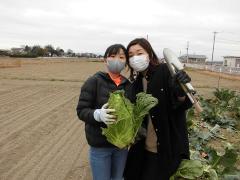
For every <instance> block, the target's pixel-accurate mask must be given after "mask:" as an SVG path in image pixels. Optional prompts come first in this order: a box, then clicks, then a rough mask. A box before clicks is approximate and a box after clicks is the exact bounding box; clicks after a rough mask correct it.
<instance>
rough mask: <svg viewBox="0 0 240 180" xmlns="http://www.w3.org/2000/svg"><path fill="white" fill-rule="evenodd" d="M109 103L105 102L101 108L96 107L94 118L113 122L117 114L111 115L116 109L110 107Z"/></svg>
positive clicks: (99, 120)
mask: <svg viewBox="0 0 240 180" xmlns="http://www.w3.org/2000/svg"><path fill="white" fill-rule="evenodd" d="M107 107H108V103H106V104H104V105H103V106H102V108H101V109H96V110H95V111H94V113H93V116H94V119H95V120H96V121H98V122H103V123H105V124H107V125H108V124H113V123H114V122H115V121H116V116H114V115H111V113H113V112H115V109H108V108H107Z"/></svg>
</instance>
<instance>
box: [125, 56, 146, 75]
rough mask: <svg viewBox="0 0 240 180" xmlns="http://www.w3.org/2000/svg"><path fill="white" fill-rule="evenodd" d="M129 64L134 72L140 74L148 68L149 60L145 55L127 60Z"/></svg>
mask: <svg viewBox="0 0 240 180" xmlns="http://www.w3.org/2000/svg"><path fill="white" fill-rule="evenodd" d="M129 64H130V66H131V67H132V68H133V69H134V71H137V72H142V71H145V70H146V69H147V68H148V65H149V60H148V58H147V56H146V55H140V56H133V57H131V58H130V59H129Z"/></svg>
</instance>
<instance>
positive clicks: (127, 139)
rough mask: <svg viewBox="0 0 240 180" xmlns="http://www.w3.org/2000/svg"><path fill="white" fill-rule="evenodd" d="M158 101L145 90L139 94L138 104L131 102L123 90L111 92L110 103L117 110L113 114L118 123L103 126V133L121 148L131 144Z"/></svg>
mask: <svg viewBox="0 0 240 180" xmlns="http://www.w3.org/2000/svg"><path fill="white" fill-rule="evenodd" d="M157 103H158V100H157V99H156V98H154V97H153V96H152V95H150V94H146V93H144V92H141V93H138V94H137V99H136V104H133V103H131V102H130V100H129V99H127V98H126V97H125V96H124V91H122V90H119V91H115V92H113V93H111V94H110V97H109V100H108V105H109V108H110V109H115V110H116V112H115V113H113V114H114V115H116V116H117V120H116V123H114V124H110V125H108V126H107V127H106V128H102V133H103V135H105V136H106V138H107V140H108V141H109V142H110V143H111V144H113V145H115V146H117V147H119V148H125V147H127V146H129V145H130V144H132V143H134V140H135V137H136V135H137V132H138V130H139V128H140V127H141V124H142V122H143V119H144V117H145V116H146V115H147V114H148V112H149V110H150V109H151V108H153V107H154V106H156V105H157Z"/></svg>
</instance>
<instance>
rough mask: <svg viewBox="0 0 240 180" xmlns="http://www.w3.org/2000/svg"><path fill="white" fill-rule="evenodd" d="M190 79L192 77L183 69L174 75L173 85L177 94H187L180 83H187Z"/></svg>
mask: <svg viewBox="0 0 240 180" xmlns="http://www.w3.org/2000/svg"><path fill="white" fill-rule="evenodd" d="M190 81H191V78H190V77H189V76H188V74H187V73H186V72H185V71H183V70H180V71H178V72H177V73H176V74H175V75H174V76H173V83H172V86H173V89H174V91H175V94H176V96H178V97H183V96H185V95H186V93H185V92H184V90H183V89H182V87H181V86H180V84H179V83H182V84H186V83H189V82H190Z"/></svg>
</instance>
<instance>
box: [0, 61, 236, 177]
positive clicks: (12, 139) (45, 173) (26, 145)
mask: <svg viewBox="0 0 240 180" xmlns="http://www.w3.org/2000/svg"><path fill="white" fill-rule="evenodd" d="M0 61H1V59H0ZM104 69H105V67H104V64H103V63H101V62H87V61H85V60H77V59H54V60H52V59H51V60H50V59H34V60H31V59H28V60H26V59H21V67H13V68H0V179H1V180H22V179H26V180H33V179H39V180H41V179H44V180H46V179H48V180H74V179H76V180H77V179H78V180H79V179H82V180H90V179H91V173H90V169H89V163H88V145H87V143H86V139H85V134H84V123H83V122H81V121H80V120H78V117H77V115H76V111H75V108H76V104H77V102H78V97H79V92H80V88H81V85H82V84H83V82H84V81H85V80H86V79H87V78H88V77H89V76H90V75H92V74H93V73H95V72H96V71H99V70H104ZM125 73H126V72H125ZM189 74H190V76H191V77H192V81H193V85H194V86H195V87H196V89H197V90H198V92H199V94H201V95H204V96H211V92H212V91H213V90H214V88H216V87H218V77H217V76H214V75H211V74H204V73H201V72H197V71H189ZM219 86H220V87H224V88H230V89H233V90H237V91H239V92H240V81H239V80H230V79H223V78H221V79H220V83H219Z"/></svg>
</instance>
